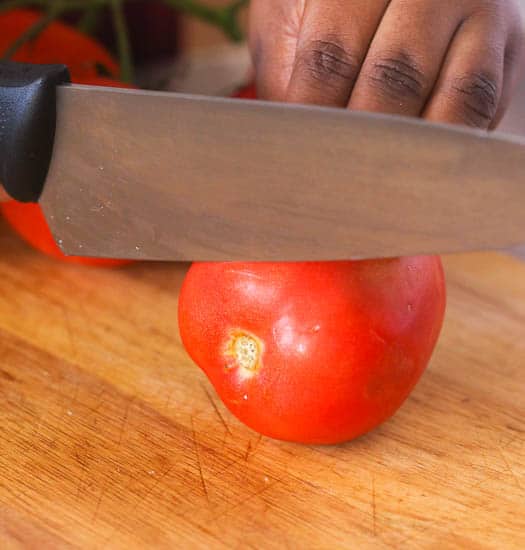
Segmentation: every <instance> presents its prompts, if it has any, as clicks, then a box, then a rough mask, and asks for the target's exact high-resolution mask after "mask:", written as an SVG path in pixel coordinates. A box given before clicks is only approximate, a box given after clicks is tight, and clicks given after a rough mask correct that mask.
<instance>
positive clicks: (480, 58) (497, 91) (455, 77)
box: [423, 15, 508, 129]
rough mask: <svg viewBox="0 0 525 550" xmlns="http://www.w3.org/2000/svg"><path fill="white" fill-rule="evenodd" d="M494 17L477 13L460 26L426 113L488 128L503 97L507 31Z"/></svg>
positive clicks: (444, 120) (430, 115)
mask: <svg viewBox="0 0 525 550" xmlns="http://www.w3.org/2000/svg"><path fill="white" fill-rule="evenodd" d="M501 24H502V23H501V22H500V21H497V20H495V19H494V18H488V17H485V16H482V15H477V16H476V15H475V16H473V17H471V18H469V19H467V20H466V21H465V22H464V23H463V25H462V26H461V27H460V29H459V30H458V32H457V33H456V36H455V37H454V40H453V41H452V44H451V46H450V49H449V51H448V54H447V57H446V59H445V63H444V65H443V68H442V70H441V74H440V76H439V79H438V82H437V84H436V87H435V89H434V92H433V94H432V97H431V99H430V101H429V102H428V105H427V106H426V109H425V111H424V113H423V116H424V117H425V118H427V119H428V120H434V121H438V122H450V123H457V124H466V125H468V126H473V127H476V128H483V129H487V128H489V127H490V126H491V125H492V124H493V122H494V120H495V118H496V114H497V112H498V106H499V104H500V100H501V98H502V89H503V82H504V79H503V75H504V66H505V47H506V40H507V36H508V34H507V32H506V30H505V29H503V28H502V27H501Z"/></svg>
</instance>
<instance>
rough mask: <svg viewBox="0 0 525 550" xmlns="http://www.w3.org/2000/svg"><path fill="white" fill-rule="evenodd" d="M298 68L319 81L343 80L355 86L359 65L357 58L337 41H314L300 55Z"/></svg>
mask: <svg viewBox="0 0 525 550" xmlns="http://www.w3.org/2000/svg"><path fill="white" fill-rule="evenodd" d="M297 63H298V66H299V68H300V70H301V71H304V72H305V73H306V74H308V76H310V77H311V78H313V79H315V80H319V81H322V82H324V81H327V80H328V81H330V80H343V81H345V82H349V83H351V84H353V83H354V82H355V79H356V78H357V74H358V67H359V64H358V63H357V61H356V58H355V56H354V55H353V54H352V53H351V52H349V51H348V50H347V49H346V48H345V47H344V46H342V45H341V44H339V43H338V42H337V41H335V40H314V41H312V42H310V43H309V44H308V45H307V46H306V47H305V48H303V49H302V50H301V52H300V53H299V54H298V59H297Z"/></svg>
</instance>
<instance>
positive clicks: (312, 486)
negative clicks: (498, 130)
mask: <svg viewBox="0 0 525 550" xmlns="http://www.w3.org/2000/svg"><path fill="white" fill-rule="evenodd" d="M185 269H186V266H184V265H169V264H149V265H144V264H137V265H133V266H130V267H127V268H124V269H118V270H111V271H103V270H99V269H90V268H81V267H76V266H68V265H62V264H58V263H56V262H54V261H52V260H50V259H47V258H44V257H42V256H40V255H38V254H37V253H35V252H32V251H31V250H29V248H27V247H26V246H25V245H23V244H22V243H21V242H20V241H18V239H17V238H15V237H13V236H11V235H10V233H9V232H8V231H7V229H6V228H4V227H0V399H1V401H0V404H1V406H0V472H1V475H0V546H1V547H2V548H16V549H20V548H39V549H40V548H69V547H73V548H126V549H128V550H129V549H132V548H145V547H158V548H186V547H190V545H191V547H196V548H209V547H213V548H222V547H224V548H258V549H259V548H360V549H361V548H404V549H405V548H408V549H411V548H414V549H416V548H417V549H420V548H472V549H475V548H516V549H521V548H523V547H524V545H525V445H524V439H525V421H524V417H525V414H524V413H525V402H524V395H525V368H524V367H525V364H524V363H525V339H524V338H523V335H524V328H525V264H523V263H520V262H519V261H518V260H516V259H513V258H510V257H506V256H503V255H494V254H481V255H468V256H457V257H453V258H452V257H451V258H447V260H446V269H447V274H448V280H449V294H450V297H449V308H448V314H447V321H446V326H445V330H444V333H443V336H442V339H441V341H440V344H439V348H438V350H437V352H436V354H435V356H434V359H433V362H432V365H431V367H430V368H429V370H428V372H427V373H426V374H425V376H424V377H423V379H422V381H421V382H420V384H419V385H418V387H417V388H416V390H415V392H414V393H413V395H412V396H411V397H410V399H409V400H408V401H407V403H406V404H405V405H404V406H403V407H402V409H401V410H400V411H399V412H398V414H397V415H396V416H395V417H394V418H393V419H392V420H391V421H389V422H387V423H386V424H385V425H383V426H382V427H380V428H379V429H377V430H376V431H374V432H373V433H371V434H369V435H367V436H365V437H362V438H360V439H358V440H357V441H354V442H352V443H349V444H346V445H342V446H337V447H307V446H300V445H292V444H288V443H282V442H276V441H271V440H269V439H267V438H261V437H259V436H258V435H257V434H255V433H253V432H251V431H250V430H249V429H247V428H245V427H244V426H242V425H241V424H240V423H239V422H238V421H236V420H235V419H234V418H233V417H232V416H231V415H230V414H229V413H228V412H227V411H226V410H225V408H224V407H223V406H222V405H221V403H220V402H219V400H218V399H217V397H216V396H215V394H214V392H213V390H212V389H211V388H210V386H209V385H208V383H207V381H206V379H205V377H204V375H203V374H202V373H201V372H200V371H199V370H198V369H197V368H196V367H195V366H193V365H192V364H191V362H190V360H189V359H188V357H187V356H186V354H185V352H184V350H183V348H182V347H181V343H180V341H179V337H178V333H177V321H176V307H177V292H178V289H179V286H180V283H181V280H182V278H183V276H184V272H185Z"/></svg>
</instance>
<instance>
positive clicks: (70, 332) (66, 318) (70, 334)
mask: <svg viewBox="0 0 525 550" xmlns="http://www.w3.org/2000/svg"><path fill="white" fill-rule="evenodd" d="M60 309H61V311H62V316H63V318H64V327H65V329H66V332H67V336H68V340H69V347H70V348H71V353H72V355H73V359H75V358H76V357H77V355H78V352H77V347H76V345H75V338H74V336H73V329H72V328H71V321H70V319H69V313H68V311H67V309H66V308H65V307H64V306H62V305H61V306H60Z"/></svg>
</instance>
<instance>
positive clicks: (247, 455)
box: [244, 434, 262, 462]
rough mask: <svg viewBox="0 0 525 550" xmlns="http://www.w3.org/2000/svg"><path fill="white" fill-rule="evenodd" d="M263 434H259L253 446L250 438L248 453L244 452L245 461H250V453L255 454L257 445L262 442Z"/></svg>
mask: <svg viewBox="0 0 525 550" xmlns="http://www.w3.org/2000/svg"><path fill="white" fill-rule="evenodd" d="M261 439H262V435H261V434H259V435H258V437H257V439H256V440H255V444H254V446H253V447H252V441H251V439H249V440H248V445H247V447H246V453H245V454H244V462H248V458H249V457H250V455H253V454H255V451H257V447H259V443H260V442H261Z"/></svg>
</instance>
